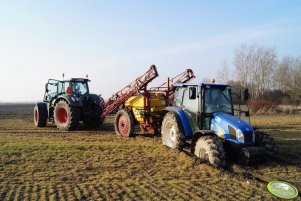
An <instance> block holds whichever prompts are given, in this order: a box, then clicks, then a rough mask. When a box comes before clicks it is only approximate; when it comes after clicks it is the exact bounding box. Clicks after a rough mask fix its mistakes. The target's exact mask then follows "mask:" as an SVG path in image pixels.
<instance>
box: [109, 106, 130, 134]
mask: <svg viewBox="0 0 301 201" xmlns="http://www.w3.org/2000/svg"><path fill="white" fill-rule="evenodd" d="M114 127H115V132H116V133H117V135H120V136H122V137H132V136H133V135H134V129H135V123H134V117H133V115H132V114H131V113H130V112H129V111H128V110H124V109H122V110H119V111H118V112H117V114H116V116H115V122H114Z"/></svg>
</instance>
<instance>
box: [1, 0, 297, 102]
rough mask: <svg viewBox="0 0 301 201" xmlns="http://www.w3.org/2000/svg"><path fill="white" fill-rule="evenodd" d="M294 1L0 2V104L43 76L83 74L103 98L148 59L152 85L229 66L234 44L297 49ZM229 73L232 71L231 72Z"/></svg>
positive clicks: (31, 89) (37, 89) (22, 94)
mask: <svg viewBox="0 0 301 201" xmlns="http://www.w3.org/2000/svg"><path fill="white" fill-rule="evenodd" d="M300 35H301V1H297V0H296V1H293V0H290V1H284V0H269V1H264V0H260V1H253V0H245V1H238V0H237V1H231V0H227V1H226V0H224V1H202V0H195V1H193V0H189V1H175V0H164V1H162V0H149V1H146V0H145V1H143V0H142V1H141V0H129V1H126V0H123V1H122V0H119V1H117V0H112V1H107V0H106V1H101V0H94V1H93V0H87V1H76V0H72V1H71V0H70V1H68V0H64V1H61V0H60V1H59V0H51V1H38V0H36V1H32V0H27V1H14V0H12V1H2V0H0V76H1V85H0V91H1V95H0V102H14V101H37V100H42V97H43V94H44V86H45V83H46V82H47V80H48V78H55V79H61V78H62V76H61V75H62V73H65V75H66V77H85V75H86V74H88V75H89V78H90V79H91V83H90V88H91V92H94V93H96V94H102V95H103V96H104V97H105V98H108V97H109V96H110V95H111V94H112V93H114V92H115V91H117V90H119V89H120V88H122V87H124V86H126V85H127V84H128V83H129V82H131V81H132V80H133V79H135V78H136V77H137V76H138V75H140V74H142V73H144V72H145V71H146V70H147V69H148V68H149V66H150V65H152V64H155V65H156V66H157V68H158V71H159V75H160V77H159V78H157V79H156V80H155V81H154V82H152V83H151V85H150V86H156V85H159V84H160V83H161V82H164V81H165V80H166V79H167V77H168V76H174V75H177V74H179V73H181V72H182V71H184V70H185V69H186V68H191V69H193V70H194V72H195V74H196V76H197V77H198V79H196V80H195V81H196V82H200V81H202V80H203V78H204V77H209V78H213V77H216V72H217V69H219V68H220V67H221V63H222V62H223V61H227V62H228V64H229V66H230V67H233V64H232V63H233V52H234V50H235V49H236V48H238V47H239V46H240V45H241V44H258V45H264V46H267V47H275V48H276V50H277V52H278V55H279V57H280V58H281V57H283V56H287V55H290V56H300V55H301V37H300ZM233 76H234V77H235V75H233Z"/></svg>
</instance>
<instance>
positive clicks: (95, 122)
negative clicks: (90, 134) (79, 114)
mask: <svg viewBox="0 0 301 201" xmlns="http://www.w3.org/2000/svg"><path fill="white" fill-rule="evenodd" d="M92 111H93V114H92V115H93V117H91V118H89V120H88V121H86V120H85V119H84V124H85V126H86V127H87V128H99V127H100V125H101V124H102V121H101V118H100V115H101V112H102V109H101V107H100V106H99V105H96V104H95V105H93V106H92Z"/></svg>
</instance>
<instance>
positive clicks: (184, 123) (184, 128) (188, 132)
mask: <svg viewBox="0 0 301 201" xmlns="http://www.w3.org/2000/svg"><path fill="white" fill-rule="evenodd" d="M163 112H165V113H166V112H172V113H174V114H175V116H176V119H177V123H178V126H179V129H180V131H181V133H183V134H184V135H185V136H186V137H189V138H190V137H192V129H191V127H190V124H189V121H188V118H187V116H186V114H185V112H184V110H182V109H181V108H179V107H174V106H171V107H166V108H165V109H164V110H163Z"/></svg>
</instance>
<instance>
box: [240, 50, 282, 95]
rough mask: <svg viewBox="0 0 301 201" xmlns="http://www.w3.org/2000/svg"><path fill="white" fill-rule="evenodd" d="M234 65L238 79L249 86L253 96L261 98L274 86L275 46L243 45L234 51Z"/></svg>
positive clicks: (244, 85)
mask: <svg viewBox="0 0 301 201" xmlns="http://www.w3.org/2000/svg"><path fill="white" fill-rule="evenodd" d="M234 65H235V68H236V73H237V76H238V80H239V81H240V83H241V85H242V86H243V87H248V88H249V89H250V91H251V95H252V98H254V99H256V98H260V97H262V96H263V94H264V91H265V90H267V89H270V88H271V87H272V85H271V83H272V79H273V71H274V69H275V67H276V65H277V54H276V50H275V49H274V48H267V47H264V46H257V45H250V46H246V45H242V46H241V47H240V48H238V49H237V50H235V52H234Z"/></svg>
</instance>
